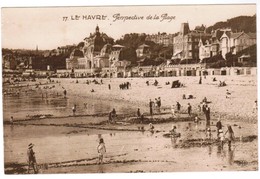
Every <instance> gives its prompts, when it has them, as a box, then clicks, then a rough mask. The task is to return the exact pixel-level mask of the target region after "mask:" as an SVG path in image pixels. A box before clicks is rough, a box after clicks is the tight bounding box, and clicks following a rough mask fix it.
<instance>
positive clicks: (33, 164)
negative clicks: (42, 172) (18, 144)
mask: <svg viewBox="0 0 260 179" xmlns="http://www.w3.org/2000/svg"><path fill="white" fill-rule="evenodd" d="M33 146H34V145H33V144H32V143H30V144H29V145H28V150H27V157H28V160H27V162H28V171H27V172H28V173H29V170H30V168H31V167H32V168H33V171H34V174H36V173H38V167H37V163H36V157H35V152H34V151H33Z"/></svg>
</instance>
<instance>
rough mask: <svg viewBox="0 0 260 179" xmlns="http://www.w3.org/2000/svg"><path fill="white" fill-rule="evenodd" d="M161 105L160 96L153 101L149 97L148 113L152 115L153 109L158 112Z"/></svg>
mask: <svg viewBox="0 0 260 179" xmlns="http://www.w3.org/2000/svg"><path fill="white" fill-rule="evenodd" d="M161 106H162V101H161V97H158V98H155V101H152V100H151V99H150V101H149V109H150V115H151V116H153V111H154V110H153V109H156V110H158V111H159V112H160V108H161Z"/></svg>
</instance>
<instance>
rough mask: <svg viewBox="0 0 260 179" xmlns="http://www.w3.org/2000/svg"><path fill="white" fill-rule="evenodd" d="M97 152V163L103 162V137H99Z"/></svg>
mask: <svg viewBox="0 0 260 179" xmlns="http://www.w3.org/2000/svg"><path fill="white" fill-rule="evenodd" d="M97 152H98V164H103V158H104V154H105V153H106V146H105V143H104V139H103V138H100V139H99V144H98V146H97Z"/></svg>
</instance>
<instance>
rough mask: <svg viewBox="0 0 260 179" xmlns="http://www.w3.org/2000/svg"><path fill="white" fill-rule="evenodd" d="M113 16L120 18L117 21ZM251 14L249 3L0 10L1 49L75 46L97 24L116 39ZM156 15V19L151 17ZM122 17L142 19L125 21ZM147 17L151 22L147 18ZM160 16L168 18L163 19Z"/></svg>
mask: <svg viewBox="0 0 260 179" xmlns="http://www.w3.org/2000/svg"><path fill="white" fill-rule="evenodd" d="M116 14H117V15H118V14H120V17H121V18H122V19H121V20H116V18H115V16H116ZM254 14H256V5H252V4H251V5H249V4H247V5H246V4H240V5H175V6H174V5H171V6H169V5H168V6H103V7H102V6H99V7H51V8H50V7H45V8H43V7H41V8H21V7H20V8H2V47H3V48H13V49H17V48H20V49H35V48H36V46H38V48H39V50H47V49H49V50H50V49H54V48H57V47H58V46H63V45H71V44H78V43H79V42H81V41H83V39H84V38H85V37H87V36H89V34H90V33H93V32H94V31H95V27H96V26H97V25H98V26H99V28H100V32H104V33H106V34H107V35H108V36H111V37H112V38H114V39H115V40H116V39H119V38H120V37H121V36H122V35H124V34H126V33H146V34H154V33H158V32H166V33H176V32H178V31H179V29H180V26H181V23H183V22H188V23H189V26H190V29H194V28H195V26H197V25H201V24H204V25H206V26H207V27H208V26H211V25H214V24H215V23H216V22H218V21H226V20H227V19H230V18H233V17H236V16H240V15H248V16H252V15H254ZM95 15H100V16H101V18H102V19H101V20H98V19H89V18H90V16H91V17H92V18H97V16H95ZM155 15H156V16H158V18H154V17H155ZM76 16H79V19H78V20H75V18H76ZM83 16H85V17H87V18H88V19H83ZM102 16H103V17H102ZM125 16H137V17H139V18H142V17H143V19H138V20H125V21H124V20H123V18H124V17H125ZM148 16H150V17H152V19H147V18H148ZM162 16H165V17H167V19H164V20H163V17H162ZM66 17H67V19H66V21H65V18H66ZM72 19H74V20H72Z"/></svg>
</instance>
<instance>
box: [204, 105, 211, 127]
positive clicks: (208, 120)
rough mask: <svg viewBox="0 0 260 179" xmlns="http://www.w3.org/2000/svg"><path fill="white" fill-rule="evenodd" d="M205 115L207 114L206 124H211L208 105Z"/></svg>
mask: <svg viewBox="0 0 260 179" xmlns="http://www.w3.org/2000/svg"><path fill="white" fill-rule="evenodd" d="M205 116H206V126H207V127H209V126H210V108H209V107H208V106H207V105H206V108H205Z"/></svg>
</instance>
